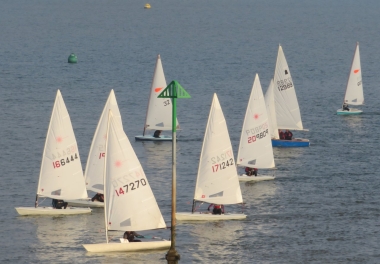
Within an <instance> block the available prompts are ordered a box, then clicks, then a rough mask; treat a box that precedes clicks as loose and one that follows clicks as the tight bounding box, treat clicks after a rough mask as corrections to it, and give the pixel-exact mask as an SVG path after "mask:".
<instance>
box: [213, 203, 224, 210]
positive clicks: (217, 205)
mask: <svg viewBox="0 0 380 264" xmlns="http://www.w3.org/2000/svg"><path fill="white" fill-rule="evenodd" d="M221 208H222V206H221V205H220V204H215V205H214V209H221Z"/></svg>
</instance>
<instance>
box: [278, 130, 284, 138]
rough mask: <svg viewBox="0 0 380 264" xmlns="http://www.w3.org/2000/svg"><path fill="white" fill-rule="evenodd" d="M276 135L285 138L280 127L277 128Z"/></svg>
mask: <svg viewBox="0 0 380 264" xmlns="http://www.w3.org/2000/svg"><path fill="white" fill-rule="evenodd" d="M278 135H279V137H280V139H285V135H284V132H283V131H282V130H281V129H279V130H278Z"/></svg>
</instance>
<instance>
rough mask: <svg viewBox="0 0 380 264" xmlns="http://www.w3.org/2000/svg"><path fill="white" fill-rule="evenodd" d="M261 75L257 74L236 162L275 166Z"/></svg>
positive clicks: (267, 166)
mask: <svg viewBox="0 0 380 264" xmlns="http://www.w3.org/2000/svg"><path fill="white" fill-rule="evenodd" d="M269 123H270V122H269V119H268V114H267V108H266V105H265V100H264V95H263V91H262V88H261V84H260V79H259V75H258V74H256V77H255V80H254V83H253V86H252V90H251V94H250V97H249V101H248V106H247V110H246V113H245V117H244V122H243V127H242V132H241V136H240V143H239V149H238V155H237V158H236V162H237V164H238V165H239V166H244V167H252V168H253V167H254V168H258V169H269V168H274V167H275V164H274V157H273V148H272V143H271V135H270V126H269Z"/></svg>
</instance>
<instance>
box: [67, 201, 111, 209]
mask: <svg viewBox="0 0 380 264" xmlns="http://www.w3.org/2000/svg"><path fill="white" fill-rule="evenodd" d="M65 202H68V203H69V205H70V206H78V207H101V208H103V207H104V203H102V202H98V201H91V200H65Z"/></svg>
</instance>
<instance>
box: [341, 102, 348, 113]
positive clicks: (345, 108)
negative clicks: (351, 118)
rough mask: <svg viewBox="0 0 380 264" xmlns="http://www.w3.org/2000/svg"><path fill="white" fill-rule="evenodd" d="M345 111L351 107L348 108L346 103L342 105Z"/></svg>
mask: <svg viewBox="0 0 380 264" xmlns="http://www.w3.org/2000/svg"><path fill="white" fill-rule="evenodd" d="M342 109H343V111H350V108H348V104H346V103H344V104H343V106H342Z"/></svg>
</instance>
